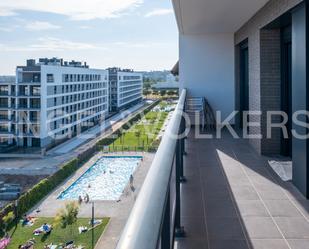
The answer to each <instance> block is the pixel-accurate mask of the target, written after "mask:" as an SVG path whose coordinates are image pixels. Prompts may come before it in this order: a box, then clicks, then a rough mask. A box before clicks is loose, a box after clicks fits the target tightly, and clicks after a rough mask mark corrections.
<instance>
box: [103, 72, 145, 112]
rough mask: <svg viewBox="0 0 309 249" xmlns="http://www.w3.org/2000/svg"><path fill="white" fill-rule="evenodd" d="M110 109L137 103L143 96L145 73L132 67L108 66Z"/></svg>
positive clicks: (116, 109) (112, 110)
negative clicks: (138, 71) (131, 68)
mask: <svg viewBox="0 0 309 249" xmlns="http://www.w3.org/2000/svg"><path fill="white" fill-rule="evenodd" d="M108 72H109V92H110V102H109V105H110V111H111V112H116V111H119V110H122V109H125V108H128V107H130V106H133V105H136V104H137V103H138V102H140V101H141V100H142V98H143V96H142V90H143V75H142V74H141V73H137V72H134V71H133V70H130V69H120V68H116V67H113V68H108Z"/></svg>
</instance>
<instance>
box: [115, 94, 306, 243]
mask: <svg viewBox="0 0 309 249" xmlns="http://www.w3.org/2000/svg"><path fill="white" fill-rule="evenodd" d="M184 98H185V91H183V92H182V95H181V97H180V101H179V104H178V106H177V108H176V111H175V112H174V114H173V117H172V118H171V121H170V123H169V126H168V128H167V129H166V132H165V135H164V137H163V139H162V142H161V144H160V147H159V149H158V151H157V153H156V156H155V159H154V161H153V164H152V166H151V168H150V170H149V173H148V175H147V177H146V179H145V182H144V185H143V187H142V189H141V191H140V193H139V196H138V198H137V200H136V203H135V206H134V208H133V210H132V212H131V215H130V217H129V219H128V222H127V224H126V227H125V229H124V231H123V234H122V236H121V239H120V241H119V243H118V246H117V248H118V249H122V248H125V249H133V248H134V249H135V248H148V249H154V248H161V249H163V248H164V249H165V248H168V249H169V248H175V249H208V248H224V249H225V248H228V249H233V248H235V249H242V248H248V249H249V248H258V249H260V248H269V249H277V248H278V249H285V248H289V249H294V248H295V249H300V248H308V245H309V201H308V200H306V198H305V197H304V196H303V195H302V194H301V193H300V192H299V191H298V190H297V189H296V188H295V187H294V186H293V184H292V183H291V182H284V181H282V180H281V178H279V177H278V176H277V174H276V173H275V172H274V171H273V170H272V168H271V167H270V166H269V164H268V162H269V160H271V159H272V158H268V157H265V156H261V155H259V154H257V152H256V151H255V150H254V149H253V148H252V147H251V146H250V144H249V142H248V140H247V139H235V138H234V137H232V135H231V134H230V133H229V132H228V131H227V130H223V132H222V136H221V137H220V138H211V139H209V138H205V137H201V136H200V135H198V133H200V128H194V127H191V128H190V132H189V133H188V136H187V138H186V139H185V138H183V137H181V136H180V137H177V138H176V136H173V135H174V134H182V133H183V131H184V130H185V127H184V126H185V125H184V123H185V121H184V119H183V118H181V117H180V116H182V113H183V109H184V102H185V101H184ZM187 130H188V127H187ZM208 133H209V132H208ZM210 134H212V135H215V132H210ZM202 135H205V134H202Z"/></svg>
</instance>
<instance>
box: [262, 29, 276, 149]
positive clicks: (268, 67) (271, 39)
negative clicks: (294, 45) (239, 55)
mask: <svg viewBox="0 0 309 249" xmlns="http://www.w3.org/2000/svg"><path fill="white" fill-rule="evenodd" d="M280 43H281V41H280V29H271V30H261V31H260V51H261V52H260V59H261V65H260V70H261V71H260V74H261V77H260V94H261V95H260V100H261V101H260V103H261V111H262V117H261V133H262V135H263V136H264V138H263V139H262V141H261V153H262V154H280V152H281V151H280V148H281V130H280V129H278V128H276V129H272V136H271V138H265V137H266V134H267V126H266V123H267V111H280V110H281V46H280ZM280 120H281V118H280V116H276V117H273V122H280Z"/></svg>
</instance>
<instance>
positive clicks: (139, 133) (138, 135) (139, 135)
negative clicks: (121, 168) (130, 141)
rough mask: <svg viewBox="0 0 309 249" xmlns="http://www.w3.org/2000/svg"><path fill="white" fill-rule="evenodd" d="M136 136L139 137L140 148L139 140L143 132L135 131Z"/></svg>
mask: <svg viewBox="0 0 309 249" xmlns="http://www.w3.org/2000/svg"><path fill="white" fill-rule="evenodd" d="M135 136H136V137H137V141H138V146H139V139H140V137H141V131H140V130H136V131H135Z"/></svg>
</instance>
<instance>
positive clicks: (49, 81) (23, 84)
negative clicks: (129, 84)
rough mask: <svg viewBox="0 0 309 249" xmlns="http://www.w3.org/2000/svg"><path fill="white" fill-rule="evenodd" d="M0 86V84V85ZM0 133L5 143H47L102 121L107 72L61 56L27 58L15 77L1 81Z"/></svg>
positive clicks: (49, 144)
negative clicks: (0, 123) (36, 58)
mask: <svg viewBox="0 0 309 249" xmlns="http://www.w3.org/2000/svg"><path fill="white" fill-rule="evenodd" d="M0 85H1V84H0ZM0 89H1V93H2V92H3V94H6V96H3V95H1V97H0V103H1V105H0V106H1V107H0V108H1V109H0V111H1V117H2V119H5V120H6V123H5V124H3V125H2V126H1V133H0V136H1V138H2V139H6V138H7V142H8V144H16V145H18V146H24V147H49V146H51V145H52V144H53V143H57V142H60V141H63V140H64V139H67V138H68V137H71V136H74V135H76V134H78V133H79V132H81V131H83V130H86V129H88V128H89V127H91V126H93V125H96V124H98V123H100V122H102V120H104V117H105V115H107V113H108V71H106V70H98V69H90V68H89V67H88V65H87V64H86V63H85V64H82V63H81V62H75V61H72V62H64V61H63V60H62V59H56V58H53V59H39V61H38V62H36V61H35V60H28V61H27V65H26V66H18V67H17V69H16V82H14V83H11V84H10V85H1V87H0Z"/></svg>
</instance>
